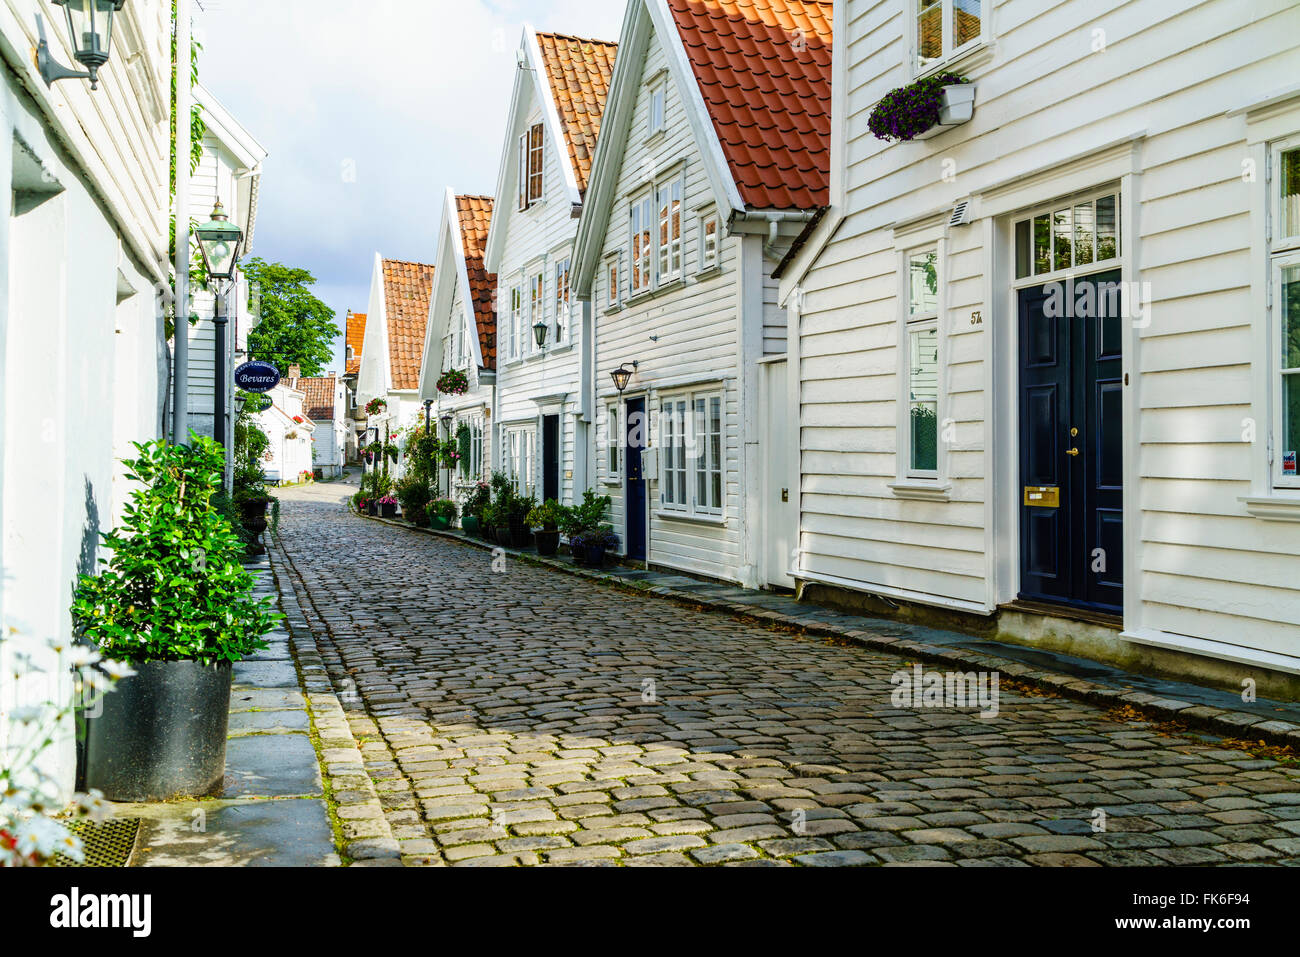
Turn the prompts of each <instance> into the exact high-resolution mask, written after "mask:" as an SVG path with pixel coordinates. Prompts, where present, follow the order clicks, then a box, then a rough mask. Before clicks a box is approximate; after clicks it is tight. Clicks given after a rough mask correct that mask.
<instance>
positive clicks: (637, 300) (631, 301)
mask: <svg viewBox="0 0 1300 957" xmlns="http://www.w3.org/2000/svg"><path fill="white" fill-rule="evenodd" d="M685 285H686V279H685V278H684V277H682V276H679V277H677V278H676V279H670V280H669V281H668V282H666V283H663V284H661V285H658V286H655V287H654V288H653V289H647V290H645V292H638V293H637V294H636V295H635V296H630V297H629V298H628V300H627V302H625V303H624V304H623V305H625V306H627V307H628V308H631V307H632V306H639V305H641V303H643V302H649V301H650V300H651V299H655V298H657V297H659V296H662V295H665V294H667V293H670V292H673V291H674V290H677V289H681V288H682V287H684V286H685Z"/></svg>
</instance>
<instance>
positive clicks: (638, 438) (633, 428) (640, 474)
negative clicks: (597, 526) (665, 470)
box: [623, 399, 649, 561]
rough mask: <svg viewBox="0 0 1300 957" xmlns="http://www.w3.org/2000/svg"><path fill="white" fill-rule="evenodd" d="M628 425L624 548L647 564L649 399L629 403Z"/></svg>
mask: <svg viewBox="0 0 1300 957" xmlns="http://www.w3.org/2000/svg"><path fill="white" fill-rule="evenodd" d="M623 422H624V443H623V444H624V446H625V448H624V450H623V452H624V454H623V461H624V471H625V472H626V473H627V479H626V486H625V495H624V501H625V505H626V508H625V509H624V511H625V512H626V516H625V518H626V521H625V523H624V535H623V544H624V547H625V550H626V553H627V557H628V558H630V559H632V560H634V561H645V557H646V534H645V532H646V529H645V525H646V480H645V468H644V465H643V463H642V461H641V453H642V451H644V449H645V445H646V442H645V439H646V436H647V435H648V434H649V429H648V424H647V423H646V420H645V399H629V400H628V402H627V412H626V414H625V415H624V416H623Z"/></svg>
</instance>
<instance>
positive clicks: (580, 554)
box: [569, 525, 619, 568]
mask: <svg viewBox="0 0 1300 957" xmlns="http://www.w3.org/2000/svg"><path fill="white" fill-rule="evenodd" d="M569 544H570V547H571V548H572V549H573V554H574V558H575V560H576V561H577V562H578V564H579V565H586V566H587V567H589V568H603V567H604V565H605V556H606V555H608V554H609V553H610V552H613V551H617V550H618V546H619V537H618V536H617V535H615V534H614V530H613V529H612V528H610V527H609V526H608V525H606V526H605V527H604V528H600V529H597V530H596V531H593V532H583V533H582V534H580V535H578V536H577V537H576V538H574V539H572V540H571V541H570V543H569Z"/></svg>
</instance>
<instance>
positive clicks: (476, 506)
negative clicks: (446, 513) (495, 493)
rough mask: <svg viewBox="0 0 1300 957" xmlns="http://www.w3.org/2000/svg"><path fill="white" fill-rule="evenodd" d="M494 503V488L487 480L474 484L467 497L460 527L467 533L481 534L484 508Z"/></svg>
mask: <svg viewBox="0 0 1300 957" xmlns="http://www.w3.org/2000/svg"><path fill="white" fill-rule="evenodd" d="M490 504H492V490H491V488H489V486H488V485H487V483H486V482H479V483H477V484H476V485H475V486H474V489H473V491H471V492H470V493H469V495H468V497H466V499H465V508H464V509H463V510H462V512H461V518H460V527H461V528H463V529H464V530H465V533H466V534H467V535H479V534H481V533H482V531H483V510H484V509H485V508H487V507H488V506H489V505H490Z"/></svg>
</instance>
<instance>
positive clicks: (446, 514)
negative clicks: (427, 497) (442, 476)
mask: <svg viewBox="0 0 1300 957" xmlns="http://www.w3.org/2000/svg"><path fill="white" fill-rule="evenodd" d="M456 512H457V508H456V503H455V502H453V501H451V500H450V499H445V498H443V499H439V500H438V501H436V502H434V503H433V504H432V505H430V506H429V513H430V515H431V516H432V518H433V527H434V528H436V529H439V530H440V531H444V532H445V531H446V530H447V529H449V528H451V523H452V522H454V521H456Z"/></svg>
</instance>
